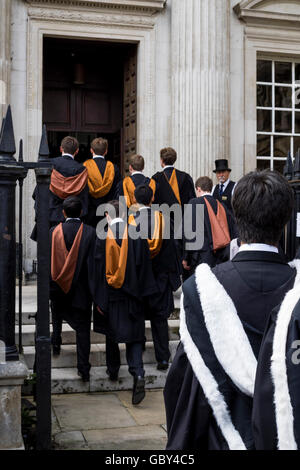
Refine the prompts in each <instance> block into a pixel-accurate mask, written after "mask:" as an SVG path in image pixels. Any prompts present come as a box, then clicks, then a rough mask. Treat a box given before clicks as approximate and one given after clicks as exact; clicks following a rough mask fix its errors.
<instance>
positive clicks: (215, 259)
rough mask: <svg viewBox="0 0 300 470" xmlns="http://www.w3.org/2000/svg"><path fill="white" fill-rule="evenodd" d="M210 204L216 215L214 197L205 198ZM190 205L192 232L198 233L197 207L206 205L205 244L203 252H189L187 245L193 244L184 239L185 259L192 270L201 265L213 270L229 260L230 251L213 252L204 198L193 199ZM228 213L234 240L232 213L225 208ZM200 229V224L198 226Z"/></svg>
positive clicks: (231, 235)
mask: <svg viewBox="0 0 300 470" xmlns="http://www.w3.org/2000/svg"><path fill="white" fill-rule="evenodd" d="M205 198H206V199H207V201H208V202H209V204H210V205H211V207H212V209H213V211H214V213H215V214H217V210H218V206H217V201H216V199H215V198H214V197H213V196H209V195H207V196H205ZM189 204H191V206H192V230H193V232H195V231H196V207H197V205H198V204H201V205H204V242H203V246H202V248H201V250H194V251H193V250H188V249H187V243H191V240H186V239H184V254H183V259H185V260H186V261H187V262H188V265H189V266H191V268H192V270H194V269H195V268H196V266H198V264H200V263H207V264H208V265H209V266H210V267H211V268H213V267H214V266H216V265H217V264H219V263H224V262H225V261H228V260H229V256H228V250H226V248H222V249H220V250H218V251H217V252H214V250H213V239H212V232H211V225H210V220H209V215H208V210H207V207H206V204H205V201H204V197H199V198H195V199H192V200H191V201H190V202H189ZM223 207H224V208H225V211H226V216H227V222H228V228H229V233H230V237H231V238H233V236H234V234H235V228H234V220H233V217H232V215H231V214H230V212H229V211H228V210H227V209H226V207H225V206H223ZM197 227H198V229H199V223H198V225H197Z"/></svg>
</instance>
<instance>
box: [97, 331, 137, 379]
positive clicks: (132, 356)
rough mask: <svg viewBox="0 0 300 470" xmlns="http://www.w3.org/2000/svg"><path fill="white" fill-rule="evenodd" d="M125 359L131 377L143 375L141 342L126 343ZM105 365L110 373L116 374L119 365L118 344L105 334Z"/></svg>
mask: <svg viewBox="0 0 300 470" xmlns="http://www.w3.org/2000/svg"><path fill="white" fill-rule="evenodd" d="M126 360H127V364H128V370H129V373H130V374H131V375H132V376H133V377H144V375H145V371H144V366H143V343H142V342H138V343H126ZM106 366H107V370H108V372H109V374H110V375H117V374H118V372H119V369H120V366H121V358H120V349H119V344H118V343H114V342H113V341H112V340H111V339H110V338H109V337H108V336H106Z"/></svg>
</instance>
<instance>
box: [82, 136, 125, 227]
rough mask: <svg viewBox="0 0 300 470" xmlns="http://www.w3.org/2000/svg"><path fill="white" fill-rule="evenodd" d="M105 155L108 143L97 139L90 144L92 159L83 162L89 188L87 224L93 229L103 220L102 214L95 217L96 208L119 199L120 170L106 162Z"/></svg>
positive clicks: (99, 138) (100, 138)
mask: <svg viewBox="0 0 300 470" xmlns="http://www.w3.org/2000/svg"><path fill="white" fill-rule="evenodd" d="M107 153H108V141H107V140H106V139H103V138H102V137H97V138H96V139H94V140H93V141H92V143H91V154H92V158H91V159H88V160H86V161H85V162H84V166H85V167H86V168H87V171H88V187H89V213H88V218H87V223H88V224H90V225H92V226H93V227H96V226H97V223H98V222H99V221H100V220H102V219H103V218H104V214H102V216H99V217H98V216H97V215H96V212H97V209H98V207H99V206H100V205H101V204H106V203H107V202H108V201H111V200H113V199H118V197H119V184H120V181H121V174H120V170H119V168H118V166H117V165H115V164H113V163H112V162H111V161H109V160H106V158H105V157H106V156H107Z"/></svg>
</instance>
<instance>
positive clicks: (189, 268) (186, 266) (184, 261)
mask: <svg viewBox="0 0 300 470" xmlns="http://www.w3.org/2000/svg"><path fill="white" fill-rule="evenodd" d="M182 266H183V267H184V269H185V270H186V271H190V270H191V266H189V265H188V264H187V261H186V260H185V259H184V260H182Z"/></svg>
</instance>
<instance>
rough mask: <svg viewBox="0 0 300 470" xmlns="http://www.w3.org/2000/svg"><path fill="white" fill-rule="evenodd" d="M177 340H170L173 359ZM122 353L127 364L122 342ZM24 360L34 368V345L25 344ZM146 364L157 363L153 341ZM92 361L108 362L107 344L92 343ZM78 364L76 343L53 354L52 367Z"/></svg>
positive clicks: (124, 363) (95, 364)
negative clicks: (56, 354) (57, 353)
mask: <svg viewBox="0 0 300 470" xmlns="http://www.w3.org/2000/svg"><path fill="white" fill-rule="evenodd" d="M178 342H179V341H178V340H177V341H170V343H169V345H170V352H171V359H173V357H174V355H175V352H176V349H177V345H178ZM119 347H120V353H121V364H122V365H126V364H127V361H126V349H125V344H120V345H119ZM23 355H24V360H25V362H26V365H27V367H28V368H29V369H32V368H33V364H34V357H35V347H34V346H25V347H24V351H23ZM143 361H144V364H154V363H155V361H156V360H155V354H154V346H153V343H152V342H147V343H146V351H145V352H144V354H143ZM90 363H91V365H92V367H100V366H105V364H106V353H105V344H103V343H102V344H92V345H91V354H90ZM76 365H77V356H76V346H75V344H67V345H63V346H62V348H61V353H60V355H59V356H52V368H53V369H61V368H75V367H76Z"/></svg>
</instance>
